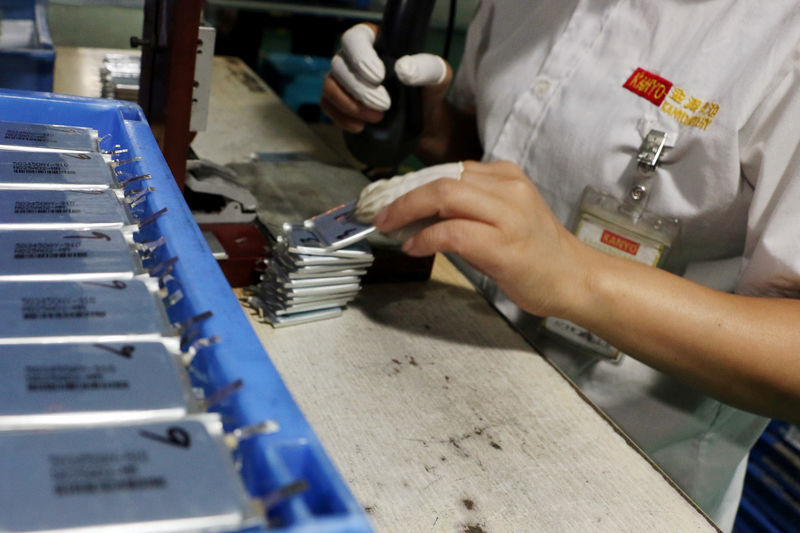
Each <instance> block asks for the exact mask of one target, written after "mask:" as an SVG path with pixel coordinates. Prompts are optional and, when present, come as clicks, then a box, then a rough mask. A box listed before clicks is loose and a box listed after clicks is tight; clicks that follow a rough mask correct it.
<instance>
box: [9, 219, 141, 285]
mask: <svg viewBox="0 0 800 533" xmlns="http://www.w3.org/2000/svg"><path fill="white" fill-rule="evenodd" d="M131 245H132V243H131V242H129V241H128V239H127V238H126V236H125V234H123V233H122V232H121V231H120V230H115V229H112V230H105V229H104V230H102V231H101V230H43V231H17V230H9V231H0V281H48V280H50V281H66V280H76V281H79V280H100V279H118V280H128V279H131V278H134V277H136V276H147V273H146V272H145V270H144V268H143V267H142V264H141V261H140V260H139V256H138V254H137V253H136V251H135V250H134V249H133V247H132V246H131Z"/></svg>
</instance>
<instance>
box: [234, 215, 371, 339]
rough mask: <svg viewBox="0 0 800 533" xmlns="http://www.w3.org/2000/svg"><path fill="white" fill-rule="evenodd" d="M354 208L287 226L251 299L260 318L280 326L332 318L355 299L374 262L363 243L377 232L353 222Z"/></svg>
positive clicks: (367, 246)
mask: <svg viewBox="0 0 800 533" xmlns="http://www.w3.org/2000/svg"><path fill="white" fill-rule="evenodd" d="M352 210H353V204H346V205H343V206H339V207H337V208H335V209H332V210H331V211H328V212H326V213H323V214H321V215H319V216H316V217H312V218H311V219H309V220H307V221H305V222H304V223H302V224H291V223H287V224H284V226H283V234H282V235H278V236H277V237H276V242H275V244H274V246H273V249H272V256H271V257H270V259H269V260H268V262H267V268H266V270H265V272H264V274H262V276H261V280H260V282H259V283H258V285H256V286H255V287H254V288H253V295H252V296H250V298H249V303H250V305H251V306H252V307H253V308H254V309H255V310H256V311H257V312H258V313H259V316H260V317H261V318H262V319H264V320H265V321H267V322H269V323H270V324H271V325H272V326H274V327H281V326H287V325H292V324H299V323H305V322H310V321H315V320H323V319H326V318H332V317H336V316H339V315H340V314H341V313H342V309H343V308H344V306H345V305H347V303H348V302H350V301H351V300H352V299H353V298H355V296H356V295H357V294H358V292H359V290H360V289H361V278H362V276H364V275H365V274H366V273H367V269H368V268H369V267H370V266H371V265H372V262H373V260H374V256H373V255H372V253H371V251H370V248H369V245H368V244H367V243H366V242H365V241H363V240H362V239H364V238H365V237H366V236H367V235H368V234H369V233H370V232H372V231H373V230H374V228H373V227H371V226H368V225H363V224H360V223H358V222H357V221H355V220H353V219H352Z"/></svg>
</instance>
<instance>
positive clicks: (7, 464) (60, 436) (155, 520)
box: [0, 414, 265, 533]
mask: <svg viewBox="0 0 800 533" xmlns="http://www.w3.org/2000/svg"><path fill="white" fill-rule="evenodd" d="M222 437H223V434H222V424H221V423H220V421H219V418H218V417H217V416H212V415H208V414H207V415H197V416H193V417H189V418H187V419H184V420H180V421H172V422H162V423H151V424H132V425H124V426H121V425H106V426H102V425H99V426H92V427H83V428H70V429H58V430H49V431H9V432H0V471H2V472H3V483H0V531H14V532H22V531H25V532H33V531H37V532H39V531H48V532H65V533H66V532H70V533H73V532H75V531H85V532H95V533H99V532H103V533H107V532H111V531H113V532H115V533H132V532H136V533H147V532H150V533H153V532H171V533H183V532H193V533H195V532H203V533H214V532H223V531H225V532H230V531H237V530H242V529H246V528H250V527H258V526H265V520H264V518H263V516H262V515H261V514H260V513H259V512H257V511H256V510H255V509H254V507H255V506H254V505H253V503H252V500H251V499H250V498H249V496H248V494H247V492H246V490H245V489H244V487H243V484H242V481H241V478H240V476H239V475H238V473H237V472H236V469H235V467H234V465H233V461H232V460H231V457H230V453H229V452H228V450H227V449H226V448H225V447H224V443H223V441H222Z"/></svg>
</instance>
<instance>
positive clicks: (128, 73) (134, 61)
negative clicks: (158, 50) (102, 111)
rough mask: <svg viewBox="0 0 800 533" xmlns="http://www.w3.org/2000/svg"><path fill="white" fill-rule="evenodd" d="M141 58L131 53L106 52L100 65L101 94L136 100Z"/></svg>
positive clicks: (118, 98)
mask: <svg viewBox="0 0 800 533" xmlns="http://www.w3.org/2000/svg"><path fill="white" fill-rule="evenodd" d="M141 70H142V68H141V59H140V58H139V56H138V55H133V54H106V55H104V56H103V64H102V66H101V67H100V83H101V93H100V94H101V96H102V97H103V98H113V99H115V100H128V101H131V102H135V101H137V99H138V98H139V77H140V74H141Z"/></svg>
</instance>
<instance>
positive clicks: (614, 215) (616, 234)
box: [543, 187, 679, 361]
mask: <svg viewBox="0 0 800 533" xmlns="http://www.w3.org/2000/svg"><path fill="white" fill-rule="evenodd" d="M678 230H679V222H678V220H677V219H675V218H669V217H664V216H662V215H658V214H655V213H652V212H650V211H647V210H640V211H638V212H637V213H636V215H635V216H632V215H631V211H630V204H629V203H628V202H623V201H621V200H619V199H617V198H615V197H614V196H613V195H611V194H609V193H606V192H603V191H599V190H596V189H594V188H592V187H587V188H586V189H585V190H584V192H583V196H582V198H581V203H580V207H579V212H578V217H577V222H576V225H575V235H576V236H577V237H578V239H580V241H581V242H583V243H585V244H587V245H589V246H591V247H592V248H595V249H597V250H600V251H602V252H606V253H609V254H612V255H616V256H618V257H624V258H625V259H630V260H631V261H638V262H640V263H644V264H646V265H650V266H654V267H658V266H661V265H662V264H663V263H664V260H665V259H666V257H667V254H668V253H669V250H670V248H671V247H672V245H673V243H674V242H675V240H676V239H677V236H678ZM543 327H544V329H545V330H546V331H547V332H548V333H550V334H552V335H555V336H557V337H560V338H561V339H564V340H567V341H569V342H570V343H572V344H573V345H577V346H579V347H580V348H582V349H583V350H586V351H589V352H591V353H592V354H593V355H596V356H599V357H602V358H604V359H610V360H612V361H619V360H620V358H621V357H622V352H620V351H619V350H618V349H617V348H616V347H614V346H613V345H611V344H609V343H608V342H606V341H605V340H604V339H602V338H601V337H599V336H597V335H595V334H594V333H592V332H591V331H589V330H587V329H585V328H582V327H581V326H578V325H577V324H574V323H573V322H570V321H569V320H564V319H561V318H556V317H548V318H546V319H545V320H544V322H543Z"/></svg>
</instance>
